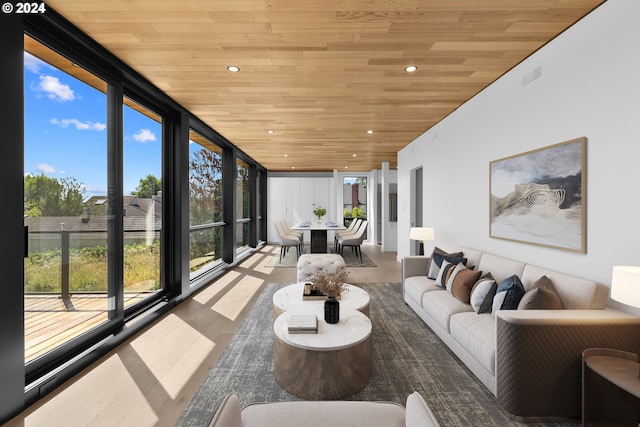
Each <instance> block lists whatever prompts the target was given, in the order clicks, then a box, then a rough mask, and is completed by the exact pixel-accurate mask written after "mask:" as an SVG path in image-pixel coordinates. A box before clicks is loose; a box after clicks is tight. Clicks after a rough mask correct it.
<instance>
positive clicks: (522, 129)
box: [398, 0, 640, 311]
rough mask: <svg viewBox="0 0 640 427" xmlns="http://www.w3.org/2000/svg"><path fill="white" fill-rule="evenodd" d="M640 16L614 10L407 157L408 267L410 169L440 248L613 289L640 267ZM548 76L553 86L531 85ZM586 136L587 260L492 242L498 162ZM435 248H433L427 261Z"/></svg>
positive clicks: (615, 4) (403, 194) (523, 67)
mask: <svg viewBox="0 0 640 427" xmlns="http://www.w3.org/2000/svg"><path fill="white" fill-rule="evenodd" d="M638 16H640V1H637V0H609V1H608V2H606V3H604V4H603V5H602V6H600V7H599V8H598V9H596V10H595V11H594V12H592V13H591V14H590V15H588V16H587V17H585V18H584V19H583V20H581V21H580V22H578V23H577V24H576V25H574V26H573V27H571V28H570V29H569V30H567V31H566V32H565V33H563V34H561V35H560V36H559V37H557V38H556V39H554V40H553V41H552V42H551V43H549V44H548V45H547V46H545V47H543V48H542V49H541V50H539V51H538V52H536V53H534V54H533V55H532V56H531V57H529V58H528V59H527V60H525V61H524V62H523V63H522V64H520V65H518V66H517V67H515V68H514V69H512V70H511V71H510V72H509V73H507V74H506V75H504V76H503V77H502V78H500V79H499V80H498V81H497V82H495V83H494V84H492V85H491V86H489V87H488V88H487V89H485V90H484V91H482V92H481V93H480V94H478V95H476V96H475V97H474V98H473V99H471V100H470V101H468V102H467V103H465V104H464V105H463V106H461V107H460V108H459V109H458V110H456V111H455V112H454V113H452V114H451V115H450V116H448V117H447V118H446V119H444V120H443V121H442V122H440V123H439V124H437V125H436V126H435V127H433V128H432V129H430V130H429V131H427V132H426V133H425V134H423V135H421V136H420V137H419V138H417V139H416V140H415V141H413V142H412V143H411V144H409V145H408V146H407V147H405V148H404V149H403V150H401V151H400V152H399V154H398V163H399V167H398V206H399V208H398V257H399V258H401V257H403V256H406V255H408V254H409V245H410V241H409V239H408V235H409V224H410V206H411V204H410V203H411V201H410V194H409V191H410V190H409V189H410V171H411V170H412V169H414V168H416V167H419V166H423V168H424V169H423V170H424V182H425V189H424V206H423V208H424V214H423V224H424V225H425V226H429V227H434V229H435V233H436V241H435V242H434V244H436V245H438V246H441V247H443V248H445V249H447V248H453V247H454V246H455V245H457V244H461V245H466V246H471V247H475V248H479V249H483V250H486V251H490V252H493V253H497V254H500V255H504V256H508V257H511V258H514V259H519V260H524V261H527V262H531V263H534V264H538V265H541V266H545V267H549V268H553V269H556V270H559V271H563V272H566V273H569V274H574V275H577V276H581V277H587V278H590V279H593V280H597V281H599V282H601V283H605V284H609V283H610V280H611V271H612V267H613V266H614V265H640V231H639V230H640V229H639V228H638V220H639V219H640V197H638V195H637V193H638V184H639V183H640V164H638V163H639V162H638V159H640V143H639V142H638V138H639V137H640V129H638V128H639V127H640V50H639V49H638V46H640V26H638V24H637V18H638ZM537 67H542V77H541V78H540V79H538V80H535V81H533V82H532V83H531V84H529V85H526V86H523V77H524V76H525V75H526V74H528V73H530V72H531V71H533V70H534V69H536V68H537ZM581 136H585V137H586V138H587V170H586V172H587V188H586V195H587V197H586V206H587V253H586V254H576V253H571V252H567V251H562V250H555V249H549V248H544V247H539V246H534V245H528V244H524V243H516V242H509V241H504V240H499V239H493V238H489V162H490V161H492V160H497V159H500V158H503V157H506V156H510V155H514V154H519V153H522V152H525V151H529V150H532V149H536V148H540V147H544V146H547V145H551V144H555V143H558V142H562V141H566V140H569V139H573V138H577V137H581ZM432 247H433V245H428V244H427V243H425V253H428V252H430V250H431V249H432ZM610 305H611V306H614V307H616V308H624V309H627V308H626V306H622V305H620V304H617V303H615V302H610ZM627 311H629V310H628V309H627Z"/></svg>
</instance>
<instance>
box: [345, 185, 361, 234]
mask: <svg viewBox="0 0 640 427" xmlns="http://www.w3.org/2000/svg"><path fill="white" fill-rule="evenodd" d="M343 200H344V202H343V203H344V206H343V212H344V214H343V216H344V225H345V226H348V225H349V223H350V222H351V221H352V220H353V219H354V218H363V219H367V177H366V176H345V177H344V178H343ZM365 235H366V234H365Z"/></svg>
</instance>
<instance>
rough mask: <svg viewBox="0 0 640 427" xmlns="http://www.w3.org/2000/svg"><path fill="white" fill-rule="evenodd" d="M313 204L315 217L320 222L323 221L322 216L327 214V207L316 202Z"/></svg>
mask: <svg viewBox="0 0 640 427" xmlns="http://www.w3.org/2000/svg"><path fill="white" fill-rule="evenodd" d="M313 206H314V208H313V215H315V217H316V218H317V219H318V222H320V221H322V217H323V216H325V215H326V214H327V209H326V208H323V207H322V206H316V204H315V203H314V204H313Z"/></svg>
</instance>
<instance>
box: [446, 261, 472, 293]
mask: <svg viewBox="0 0 640 427" xmlns="http://www.w3.org/2000/svg"><path fill="white" fill-rule="evenodd" d="M462 270H467V266H466V265H464V264H463V263H461V262H460V263H458V265H456V267H455V268H454V269H453V271H452V272H451V274H449V277H447V283H446V284H445V287H446V288H447V291H449V292H451V285H453V279H455V278H456V276H457V275H458V273H459V272H461V271H462Z"/></svg>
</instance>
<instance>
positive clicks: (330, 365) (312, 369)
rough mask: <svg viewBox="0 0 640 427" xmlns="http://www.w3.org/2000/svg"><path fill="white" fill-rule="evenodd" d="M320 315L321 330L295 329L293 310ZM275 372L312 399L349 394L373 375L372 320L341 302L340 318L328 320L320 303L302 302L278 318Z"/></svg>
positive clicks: (282, 383) (284, 384)
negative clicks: (290, 328) (292, 331)
mask: <svg viewBox="0 0 640 427" xmlns="http://www.w3.org/2000/svg"><path fill="white" fill-rule="evenodd" d="M302 313H304V314H315V315H316V316H317V317H318V333H317V334H290V333H289V332H288V330H287V321H288V318H289V317H290V316H291V315H292V314H302ZM273 332H274V356H273V365H274V376H275V379H276V381H277V382H278V384H280V386H281V387H282V388H283V389H285V390H286V391H288V392H289V393H291V394H293V395H295V396H298V397H302V398H304V399H308V400H337V399H344V398H347V397H349V396H352V395H353V394H355V393H357V392H358V391H360V390H362V389H363V388H364V387H365V386H366V385H367V384H368V383H369V380H370V379H371V366H372V361H371V345H372V339H371V320H369V318H368V317H367V316H365V315H364V314H362V313H361V312H360V311H358V310H353V309H349V308H343V307H342V304H341V305H340V322H338V323H336V324H328V323H326V322H325V321H324V309H323V308H322V306H320V305H313V306H310V305H307V304H304V305H302V304H301V305H296V306H293V307H291V310H290V311H287V312H284V313H282V314H280V315H279V316H278V317H277V318H276V320H275V322H274V323H273Z"/></svg>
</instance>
